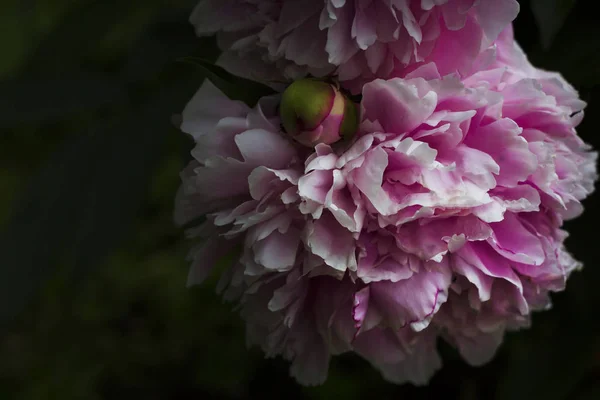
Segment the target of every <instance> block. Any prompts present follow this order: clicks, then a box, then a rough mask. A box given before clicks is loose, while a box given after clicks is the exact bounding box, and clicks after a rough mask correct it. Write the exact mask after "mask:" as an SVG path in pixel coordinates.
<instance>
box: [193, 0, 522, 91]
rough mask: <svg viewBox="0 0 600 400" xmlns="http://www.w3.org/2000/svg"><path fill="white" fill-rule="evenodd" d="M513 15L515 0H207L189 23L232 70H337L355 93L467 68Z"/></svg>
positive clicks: (289, 73)
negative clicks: (410, 71) (213, 40)
mask: <svg viewBox="0 0 600 400" xmlns="http://www.w3.org/2000/svg"><path fill="white" fill-rule="evenodd" d="M518 12H519V4H518V3H517V1H516V0H477V1H476V0H400V1H398V0H393V1H390V0H368V1H363V0H353V1H345V0H342V1H334V0H325V1H323V0H286V1H282V0H260V1H258V0H242V1H240V0H207V1H202V2H200V3H199V4H198V5H197V7H196V9H195V10H194V12H193V14H192V16H191V17H190V21H191V22H192V24H193V25H194V27H195V29H196V33H197V34H198V35H212V34H214V33H218V39H219V44H220V47H221V48H222V49H223V50H224V53H223V55H222V57H221V59H220V63H221V65H222V66H224V67H225V68H226V69H228V70H230V72H232V73H235V74H238V75H241V76H249V77H251V78H254V79H259V80H264V81H275V80H283V79H289V78H293V79H295V78H298V77H301V76H304V75H305V74H306V73H310V74H312V75H314V76H323V75H327V74H330V73H333V72H335V74H336V76H337V77H338V78H339V79H340V80H341V81H357V82H354V83H353V82H349V84H350V85H351V87H352V88H353V89H355V90H356V91H360V84H362V83H364V82H366V81H367V80H369V79H372V78H387V77H390V76H392V75H394V71H397V70H398V69H402V68H404V67H405V66H406V65H409V64H414V63H415V62H422V61H424V60H430V61H436V62H437V63H438V64H444V71H446V70H449V69H452V70H464V69H466V68H469V66H470V65H471V63H472V61H473V60H474V59H475V58H476V57H477V55H478V54H479V52H480V51H481V50H483V49H485V48H487V47H488V46H489V45H490V44H491V43H492V42H493V41H494V40H495V39H496V37H497V36H498V34H499V33H500V32H501V31H502V30H503V29H504V27H505V26H506V25H507V24H509V23H510V22H511V21H512V20H513V19H514V18H515V17H516V16H517V14H518ZM448 72H452V71H448ZM356 83H358V84H359V85H358V86H356Z"/></svg>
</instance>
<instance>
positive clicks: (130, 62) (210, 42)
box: [121, 12, 218, 82]
mask: <svg viewBox="0 0 600 400" xmlns="http://www.w3.org/2000/svg"><path fill="white" fill-rule="evenodd" d="M190 55H202V57H203V58H204V59H206V60H214V59H215V58H216V56H217V55H218V48H217V46H216V42H215V40H214V38H212V37H209V38H198V37H196V35H195V34H194V29H193V27H192V25H191V24H190V23H188V21H187V12H186V13H185V14H184V15H181V14H179V13H172V15H171V14H167V15H165V16H163V17H162V18H161V20H160V21H158V22H157V23H155V24H153V25H152V26H150V27H149V28H148V29H147V30H146V31H145V32H143V33H142V35H141V36H140V38H139V39H138V40H137V42H136V43H135V44H134V45H133V46H132V47H131V50H130V52H129V54H128V56H127V59H126V62H125V65H124V66H123V68H122V70H121V76H122V78H123V79H124V80H126V81H127V82H141V81H146V80H149V79H153V78H155V77H156V76H157V75H158V74H159V73H160V72H161V71H162V69H163V68H164V67H165V66H167V65H168V64H171V63H174V62H176V60H177V59H180V58H181V57H187V56H190Z"/></svg>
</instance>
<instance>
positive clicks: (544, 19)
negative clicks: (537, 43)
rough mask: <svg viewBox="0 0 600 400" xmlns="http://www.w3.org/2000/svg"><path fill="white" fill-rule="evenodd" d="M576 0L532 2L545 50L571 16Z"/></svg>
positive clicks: (533, 0) (539, 0)
mask: <svg viewBox="0 0 600 400" xmlns="http://www.w3.org/2000/svg"><path fill="white" fill-rule="evenodd" d="M575 1H576V0H531V9H532V11H533V15H534V16H535V20H536V22H537V24H538V26H539V28H540V36H541V40H542V45H543V46H544V48H549V47H550V45H551V44H552V41H553V40H554V38H555V37H556V34H557V33H558V32H559V31H560V29H561V28H562V26H563V24H564V23H565V20H566V19H567V17H568V16H569V13H570V12H571V9H572V8H573V6H574V5H575Z"/></svg>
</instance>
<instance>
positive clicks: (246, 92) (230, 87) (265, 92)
mask: <svg viewBox="0 0 600 400" xmlns="http://www.w3.org/2000/svg"><path fill="white" fill-rule="evenodd" d="M181 61H184V62H188V63H191V64H194V65H195V66H197V67H199V68H200V69H201V70H202V72H203V73H204V76H205V77H206V78H208V79H209V80H210V81H211V82H212V83H213V84H214V85H215V86H216V87H218V88H219V89H220V90H221V91H222V92H223V93H225V94H226V95H227V96H228V97H229V98H230V99H233V100H240V101H243V102H244V103H246V104H247V105H248V106H250V107H254V105H256V103H257V102H258V100H259V99H260V98H261V97H263V96H269V95H271V94H274V93H275V90H273V89H271V88H270V87H268V86H266V85H263V84H262V83H258V82H254V81H251V80H248V79H245V78H240V77H238V76H235V75H233V74H230V73H229V72H227V71H225V70H224V69H223V68H221V67H219V66H218V65H215V64H213V63H211V62H210V61H208V60H205V59H202V58H196V57H187V58H184V59H181Z"/></svg>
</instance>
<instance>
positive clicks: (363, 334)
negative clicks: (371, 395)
mask: <svg viewBox="0 0 600 400" xmlns="http://www.w3.org/2000/svg"><path fill="white" fill-rule="evenodd" d="M425 3H426V2H423V4H425ZM473 65H474V66H478V68H479V70H477V71H476V72H474V73H464V74H460V75H459V74H449V75H444V74H440V71H439V68H438V66H437V65H436V64H434V63H421V64H419V65H418V66H417V67H415V68H411V69H412V71H411V72H408V73H405V75H404V76H403V77H402V78H391V79H388V80H382V79H376V80H374V81H372V82H370V83H367V84H365V85H364V87H363V90H362V95H363V97H362V102H361V105H360V107H361V117H360V121H361V122H360V127H359V132H358V134H357V135H356V137H355V139H354V140H353V141H352V142H350V143H338V144H336V145H335V146H332V145H328V144H325V143H319V144H317V145H316V146H315V147H314V148H307V147H304V146H301V145H298V144H297V143H296V142H295V141H293V140H292V139H291V138H289V137H288V136H287V135H286V134H284V133H283V132H282V131H281V129H280V123H281V121H280V119H279V116H278V112H277V105H278V103H279V101H280V96H272V97H268V98H263V99H262V100H261V101H260V102H259V104H258V105H257V106H256V107H255V108H253V109H250V108H248V107H247V106H245V105H244V104H242V103H239V102H235V101H231V100H228V99H227V98H226V97H225V96H224V95H223V94H222V93H220V92H219V91H218V90H217V89H216V88H215V87H214V86H212V85H211V84H210V83H206V84H204V85H203V87H202V88H201V89H200V91H199V92H198V93H197V94H196V96H195V97H194V98H193V99H192V100H191V101H190V103H189V104H188V105H187V107H186V109H185V111H184V113H183V123H182V126H181V128H182V130H183V131H184V132H187V133H189V134H191V135H192V136H193V137H194V139H195V141H196V147H195V148H194V150H193V152H192V155H193V156H194V161H192V162H191V163H190V165H189V166H188V167H187V168H186V170H185V171H184V172H183V174H182V179H183V185H182V187H181V190H180V192H179V194H178V198H177V207H176V220H177V221H178V222H179V223H181V224H185V223H189V222H190V221H194V220H196V219H197V218H198V217H200V216H203V215H206V221H205V222H204V223H203V224H202V225H201V226H199V227H195V228H191V230H190V234H191V235H192V236H197V237H200V238H202V239H203V241H202V243H201V244H200V246H199V247H197V248H195V249H193V250H192V252H191V259H192V260H193V261H192V267H191V270H190V275H189V284H197V283H200V282H202V280H204V279H205V278H206V276H207V275H208V274H209V273H210V271H211V269H212V268H213V267H214V266H215V264H222V263H223V260H224V259H225V258H224V257H225V256H226V255H228V254H231V253H232V251H234V250H235V249H239V255H236V256H235V257H233V262H232V263H231V265H230V266H229V269H227V271H226V272H225V273H224V274H223V275H222V277H221V281H220V284H219V290H220V291H222V292H223V293H224V296H225V298H227V299H230V300H237V301H239V304H240V307H241V313H242V316H243V318H244V319H245V321H246V324H247V336H248V342H249V343H250V344H254V345H258V346H261V347H262V349H263V350H264V351H265V353H266V355H267V356H276V355H282V356H283V357H285V358H286V359H288V360H290V361H291V363H292V364H291V374H292V375H293V376H294V377H296V379H297V380H298V381H299V382H300V383H302V384H307V385H312V384H319V383H322V382H323V381H324V380H325V378H326V374H327V369H328V362H329V359H330V357H331V356H332V355H336V354H340V353H344V352H348V351H352V352H355V353H357V354H359V355H360V356H362V357H363V358H365V359H366V360H368V361H369V362H371V363H372V364H373V365H374V366H375V367H376V368H378V369H379V370H380V371H381V373H382V375H383V376H384V377H385V378H386V379H387V380H389V381H392V382H396V383H403V382H412V383H414V384H425V383H427V381H428V380H429V379H430V378H431V376H432V375H433V373H434V372H435V371H436V370H437V369H438V368H440V366H441V360H440V357H439V355H438V353H437V350H436V343H437V341H438V340H440V339H441V340H445V341H447V342H448V343H450V344H451V345H453V346H455V347H456V348H457V349H458V350H459V352H460V354H461V355H462V357H463V358H464V359H465V360H466V361H467V362H469V363H470V364H472V365H480V364H483V363H485V362H487V361H489V360H490V359H491V358H492V357H493V355H494V353H495V351H496V350H497V348H498V346H499V345H500V344H501V342H502V339H503V336H504V333H505V332H506V331H507V330H514V329H519V328H522V327H526V326H528V324H529V318H530V315H531V312H532V311H535V310H544V309H547V308H548V307H550V305H551V303H550V298H549V293H550V292H553V291H559V290H562V289H563V288H564V287H565V283H566V280H567V278H568V276H569V274H570V273H571V272H572V271H573V270H575V269H577V268H578V267H579V266H580V265H579V263H578V262H577V261H575V260H574V259H573V258H572V257H571V256H570V255H569V253H568V252H567V251H566V249H565V248H564V245H563V242H564V240H565V238H566V233H565V232H564V231H562V230H561V229H560V227H561V225H562V222H563V221H564V220H566V219H569V218H573V217H575V216H577V215H578V214H579V213H580V212H581V211H582V207H581V204H580V201H581V200H582V199H584V198H585V197H586V196H587V195H589V193H591V192H592V191H593V189H594V186H593V185H594V181H595V179H596V166H595V163H596V158H597V154H596V153H594V152H591V151H590V149H589V146H587V145H586V144H585V143H584V142H583V141H582V140H581V139H580V138H579V137H578V136H577V134H576V131H575V128H576V126H577V125H578V123H579V122H580V121H581V119H582V116H583V111H582V110H583V108H584V106H585V104H584V103H583V102H582V101H581V100H579V99H578V97H577V93H576V91H575V90H574V89H573V88H572V87H571V86H570V85H568V84H567V83H566V82H565V81H564V79H562V77H561V76H560V75H558V74H556V73H550V72H545V71H541V70H539V69H536V68H534V67H533V66H531V65H530V64H529V62H528V61H527V59H526V57H525V56H524V55H523V53H522V52H521V50H520V49H519V48H518V46H517V45H516V44H514V43H513V39H512V31H511V29H510V28H508V29H507V30H505V31H504V32H503V33H502V34H501V37H500V39H499V41H498V43H497V44H495V45H494V46H492V47H490V48H489V49H488V50H485V51H484V52H482V53H481V54H479V55H478V56H477V58H476V60H475V61H474V64H473ZM442 69H443V68H442Z"/></svg>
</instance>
